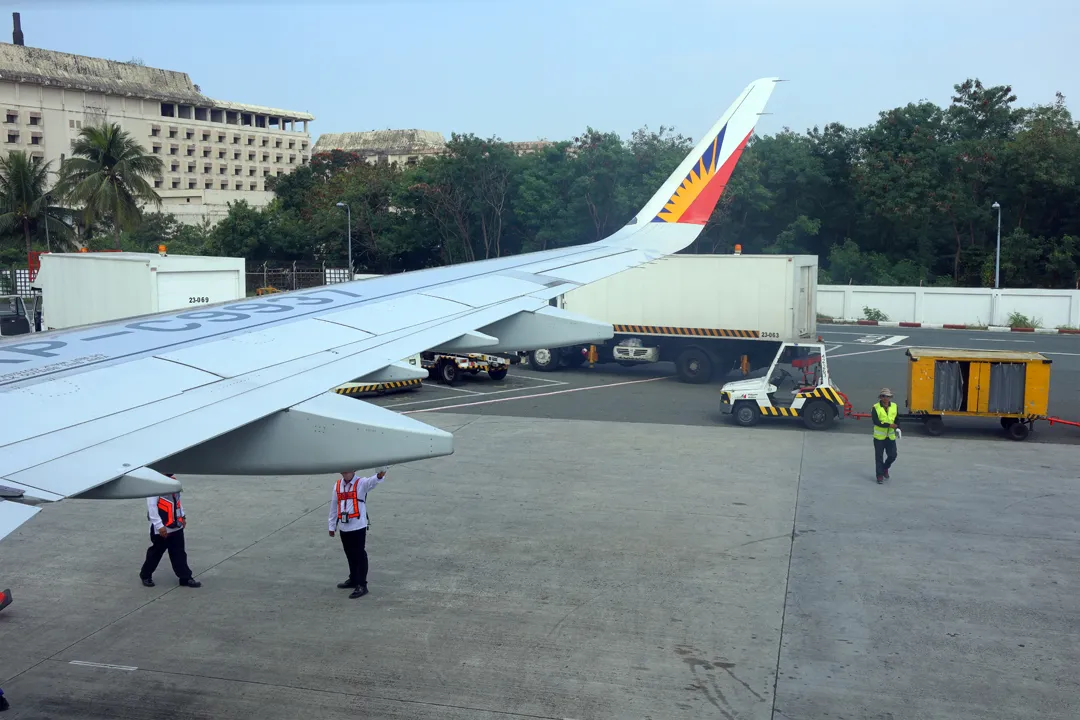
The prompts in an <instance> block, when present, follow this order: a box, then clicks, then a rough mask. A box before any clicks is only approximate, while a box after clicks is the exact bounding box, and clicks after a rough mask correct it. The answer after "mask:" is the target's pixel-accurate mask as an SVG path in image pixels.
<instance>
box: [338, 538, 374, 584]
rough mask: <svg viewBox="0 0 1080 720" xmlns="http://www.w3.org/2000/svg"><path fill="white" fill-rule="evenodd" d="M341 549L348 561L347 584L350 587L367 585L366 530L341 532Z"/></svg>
mask: <svg viewBox="0 0 1080 720" xmlns="http://www.w3.org/2000/svg"><path fill="white" fill-rule="evenodd" d="M338 535H340V536H341V547H343V548H344V549H345V557H346V558H347V559H348V560H349V583H351V584H352V585H367V571H368V561H367V550H365V549H364V543H365V542H366V541H367V528H361V529H360V530H350V531H348V532H345V531H341V532H339V533H338Z"/></svg>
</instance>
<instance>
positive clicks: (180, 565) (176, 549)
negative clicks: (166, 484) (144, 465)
mask: <svg viewBox="0 0 1080 720" xmlns="http://www.w3.org/2000/svg"><path fill="white" fill-rule="evenodd" d="M169 477H173V476H172V475H169ZM146 517H147V519H148V520H149V521H150V547H148V548H147V549H146V561H145V562H144V563H143V566H142V568H141V569H140V570H139V578H141V579H142V584H143V585H145V586H146V587H154V579H153V574H154V570H156V569H157V566H158V563H159V562H161V558H162V556H163V555H165V552H166V551H168V553H169V562H171V563H172V569H173V572H174V573H176V577H177V578H178V579H179V580H180V584H181V585H183V586H186V587H190V588H197V587H202V583H201V582H199V581H198V580H196V579H194V578H193V577H191V568H189V567H188V564H187V552H186V551H185V550H184V527H185V526H186V525H187V513H185V512H184V506H183V504H182V503H181V502H180V493H178V492H175V493H169V494H168V495H158V496H156V497H148V498H146Z"/></svg>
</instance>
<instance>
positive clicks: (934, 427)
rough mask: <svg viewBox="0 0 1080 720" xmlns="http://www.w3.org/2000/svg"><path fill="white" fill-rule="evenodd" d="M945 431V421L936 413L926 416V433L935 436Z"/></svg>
mask: <svg viewBox="0 0 1080 720" xmlns="http://www.w3.org/2000/svg"><path fill="white" fill-rule="evenodd" d="M943 432H945V421H944V420H942V419H941V418H940V417H938V416H937V415H935V416H933V417H928V418H926V434H927V435H933V436H934V437H937V436H939V435H941V434H942V433H943Z"/></svg>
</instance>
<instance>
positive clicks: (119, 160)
mask: <svg viewBox="0 0 1080 720" xmlns="http://www.w3.org/2000/svg"><path fill="white" fill-rule="evenodd" d="M163 171H164V163H163V162H162V161H161V158H159V157H158V156H156V155H153V154H150V153H147V152H146V150H144V149H143V147H142V146H141V145H140V144H139V143H138V141H137V140H135V138H134V137H132V136H131V133H129V132H128V131H126V130H123V129H121V128H120V126H119V125H117V124H116V123H109V124H106V125H102V126H100V127H96V126H91V125H88V126H86V127H84V128H83V129H82V130H81V131H80V132H79V137H78V138H76V140H75V142H74V144H73V145H72V148H71V158H70V159H69V160H67V161H65V162H64V164H63V167H62V168H61V169H60V180H59V181H58V182H57V184H56V192H57V193H59V194H61V195H62V196H64V197H65V198H66V199H67V201H68V202H69V204H71V205H72V206H73V207H74V206H82V208H83V222H84V224H86V225H88V226H89V225H91V224H93V223H95V222H100V221H101V220H103V219H105V218H108V219H109V220H111V221H112V226H113V233H114V237H115V241H116V249H117V250H119V249H120V231H121V230H122V229H123V230H132V229H134V227H135V226H136V225H137V224H138V222H139V219H140V217H141V216H142V211H141V210H140V208H139V205H140V203H150V204H152V205H154V206H155V207H160V206H161V197H160V196H158V194H157V192H156V191H155V190H154V188H153V186H152V185H151V184H150V183H149V182H147V180H146V178H147V177H152V176H154V175H159V174H161V173H162V172H163Z"/></svg>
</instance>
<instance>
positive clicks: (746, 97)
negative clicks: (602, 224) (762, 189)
mask: <svg viewBox="0 0 1080 720" xmlns="http://www.w3.org/2000/svg"><path fill="white" fill-rule="evenodd" d="M777 82H779V79H778V78H762V79H760V80H755V81H754V82H752V83H750V84H749V85H748V86H747V87H746V89H745V90H743V91H742V94H741V95H739V97H738V98H736V100H735V102H733V103H732V104H731V107H729V108H728V109H727V112H725V113H724V114H723V115H722V116H721V117H720V119H719V120H717V121H716V124H715V125H713V126H712V129H710V130H709V132H707V133H706V134H705V136H704V137H703V138H702V139H701V140H700V141H699V142H698V144H697V145H695V146H694V149H693V150H691V151H690V154H689V155H687V156H686V159H685V160H683V161H682V163H681V164H680V165H679V167H677V168H676V169H675V172H673V173H672V174H671V176H670V177H669V178H668V179H667V181H666V182H665V183H664V184H663V185H661V186H660V189H659V190H657V191H656V194H655V195H653V196H652V198H651V199H650V200H649V202H647V203H645V206H644V207H642V208H641V211H640V212H639V213H638V214H637V216H636V217H635V219H634V221H636V224H641V223H649V222H654V223H680V224H690V225H704V224H705V223H706V222H708V220H709V217H710V216H711V215H712V212H713V209H714V208H715V207H716V203H717V201H719V200H720V195H721V194H723V192H724V188H725V187H727V183H728V179H729V178H730V177H731V172H732V171H733V170H734V169H735V164H736V163H737V162H738V161H739V157H740V156H741V155H742V151H743V148H745V147H746V143H747V142H748V141H749V140H750V136H751V135H752V134H753V132H754V126H755V125H756V124H757V121H758V118H759V117H760V116H761V114H762V113H763V112H764V110H765V105H766V103H767V102H768V101H769V97H770V96H771V95H772V91H773V89H774V88H775V87H776V83H777ZM634 221H632V223H633V222H634Z"/></svg>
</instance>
